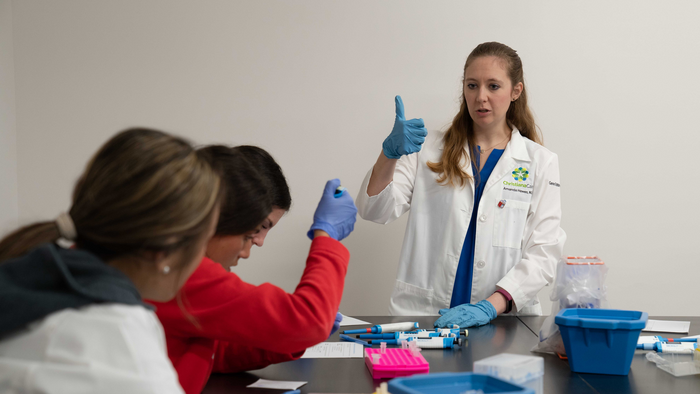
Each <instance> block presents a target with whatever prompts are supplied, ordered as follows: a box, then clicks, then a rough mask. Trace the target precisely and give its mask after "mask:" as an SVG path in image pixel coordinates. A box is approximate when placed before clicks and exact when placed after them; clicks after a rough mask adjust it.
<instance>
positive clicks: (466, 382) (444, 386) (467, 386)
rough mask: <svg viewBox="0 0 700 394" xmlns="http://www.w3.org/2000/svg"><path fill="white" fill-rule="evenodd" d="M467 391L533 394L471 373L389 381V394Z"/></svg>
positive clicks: (515, 386) (415, 376)
mask: <svg viewBox="0 0 700 394" xmlns="http://www.w3.org/2000/svg"><path fill="white" fill-rule="evenodd" d="M467 390H482V391H483V392H484V393H489V394H506V393H507V394H515V393H517V394H535V391H534V390H532V389H528V388H525V387H523V386H519V385H517V384H513V383H510V382H506V381H505V380H501V379H498V378H494V377H493V376H489V375H482V374H479V373H472V372H460V373H453V372H443V373H433V374H429V375H413V376H411V377H407V378H396V379H393V380H390V381H389V392H390V393H391V394H460V393H463V392H465V391H467Z"/></svg>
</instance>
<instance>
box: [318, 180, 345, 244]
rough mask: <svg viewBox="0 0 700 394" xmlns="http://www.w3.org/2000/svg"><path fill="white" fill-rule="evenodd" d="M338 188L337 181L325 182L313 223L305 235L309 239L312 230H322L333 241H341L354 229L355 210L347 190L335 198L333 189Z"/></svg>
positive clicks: (338, 183)
mask: <svg viewBox="0 0 700 394" xmlns="http://www.w3.org/2000/svg"><path fill="white" fill-rule="evenodd" d="M338 186H340V180H339V179H332V180H330V181H328V182H326V187H325V189H323V195H322V196H321V201H320V202H319V203H318V207H316V212H314V223H313V224H312V225H311V229H310V230H309V232H308V233H307V235H308V236H309V238H311V239H314V230H323V231H325V232H327V233H328V235H330V236H331V238H333V239H335V240H338V241H340V240H342V239H343V238H345V237H347V236H348V235H350V233H351V232H352V230H353V229H354V228H355V220H356V216H357V208H356V207H355V203H354V202H352V197H350V193H348V191H347V190H345V191H343V195H342V196H340V197H338V198H335V197H334V196H333V194H335V189H337V188H338Z"/></svg>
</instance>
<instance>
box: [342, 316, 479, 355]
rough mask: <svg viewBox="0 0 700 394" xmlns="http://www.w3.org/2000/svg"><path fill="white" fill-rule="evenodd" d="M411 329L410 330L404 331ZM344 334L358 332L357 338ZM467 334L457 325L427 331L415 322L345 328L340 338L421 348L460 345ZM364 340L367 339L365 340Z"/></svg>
mask: <svg viewBox="0 0 700 394" xmlns="http://www.w3.org/2000/svg"><path fill="white" fill-rule="evenodd" d="M406 330H412V331H406ZM344 334H359V335H356V337H357V338H358V339H355V338H351V337H349V336H347V335H344ZM468 335H469V332H468V331H467V330H463V331H462V330H460V329H459V326H457V325H454V326H453V327H452V328H438V329H435V330H434V331H428V330H423V329H419V328H418V323H417V322H405V323H392V324H381V325H380V324H378V325H375V326H373V327H371V328H362V329H357V330H345V331H343V333H342V334H341V335H340V339H341V340H344V341H351V342H357V343H361V344H363V345H364V346H372V345H374V344H388V345H400V344H401V343H402V342H415V344H416V346H417V347H419V348H423V349H445V348H452V347H454V346H455V345H462V343H463V339H462V338H461V337H462V336H464V337H465V338H466V337H467V336H468ZM365 340H367V341H366V342H365Z"/></svg>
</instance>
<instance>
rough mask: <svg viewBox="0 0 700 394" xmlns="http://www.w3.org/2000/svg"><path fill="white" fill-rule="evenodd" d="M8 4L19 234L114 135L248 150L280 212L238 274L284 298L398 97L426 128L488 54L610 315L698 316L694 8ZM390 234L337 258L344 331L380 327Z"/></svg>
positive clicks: (370, 231)
mask: <svg viewBox="0 0 700 394" xmlns="http://www.w3.org/2000/svg"><path fill="white" fill-rule="evenodd" d="M13 6H14V20H13V22H14V40H13V42H14V51H15V52H14V56H15V76H16V103H17V124H18V128H17V157H18V174H19V183H18V190H19V214H20V216H19V217H20V221H21V222H22V223H24V222H27V221H30V220H36V219H45V218H51V217H54V216H55V215H57V214H58V213H59V212H60V211H61V210H65V209H67V208H68V204H69V201H70V200H69V196H70V192H71V188H72V185H73V182H74V181H75V179H76V178H77V177H78V175H79V173H80V171H81V169H82V168H83V166H84V164H85V163H86V161H87V160H88V158H89V156H90V155H91V154H92V153H93V152H94V151H95V150H96V148H97V147H98V146H99V144H101V143H102V142H104V141H105V140H106V139H107V138H108V137H109V136H110V135H111V134H113V133H114V132H116V131H117V130H119V129H122V128H125V127H127V126H132V125H145V126H150V127H158V128H163V129H165V130H169V131H174V132H177V133H179V134H182V135H185V136H187V137H189V138H191V139H193V140H194V141H196V142H198V143H213V142H223V143H228V144H243V143H246V144H256V145H260V146H262V147H264V148H265V149H267V150H269V151H270V152H271V153H272V155H273V156H274V157H275V158H276V159H277V160H278V161H279V163H280V164H281V165H282V167H283V168H284V170H285V173H286V175H287V178H288V180H289V183H290V185H291V189H292V194H293V198H294V205H293V208H292V210H291V212H290V213H289V214H288V215H287V217H286V218H285V219H283V220H282V221H281V223H280V225H279V228H277V229H275V230H274V231H272V232H271V233H270V235H269V236H268V239H267V241H266V246H265V247H264V248H262V249H256V250H254V254H253V257H251V258H250V259H249V260H248V261H244V262H242V263H241V265H240V266H239V267H238V269H237V272H238V273H239V274H240V275H241V276H242V277H243V278H245V279H247V280H249V281H251V282H253V283H262V282H264V281H270V282H272V283H275V284H278V285H280V286H282V287H283V288H285V289H287V290H289V291H291V290H293V289H294V287H295V285H296V283H297V280H298V278H299V276H300V275H301V271H302V269H303V265H304V257H305V255H306V253H307V250H308V246H309V241H308V240H307V239H306V238H305V235H304V233H305V232H306V230H307V229H308V226H309V225H310V224H311V217H312V214H313V211H314V209H315V206H316V203H317V201H318V198H319V195H320V192H321V189H322V187H323V184H324V182H325V181H326V180H327V179H329V178H333V177H339V178H340V179H341V180H342V182H343V185H344V186H346V187H348V188H349V189H350V190H351V191H352V192H353V194H356V193H357V189H358V187H359V185H360V182H361V180H362V178H363V177H364V175H365V173H366V171H367V170H368V169H369V168H370V167H371V165H372V164H373V163H374V161H375V159H376V157H377V155H378V154H379V152H380V149H381V148H380V147H381V143H382V141H383V139H384V138H385V137H386V135H387V134H388V133H389V131H390V130H391V127H392V125H393V119H394V102H393V98H394V95H396V94H401V95H402V97H403V99H404V103H405V105H406V113H407V116H409V117H422V118H424V119H425V121H426V124H427V126H428V128H429V130H437V129H441V128H444V127H445V126H446V125H447V124H448V123H449V122H450V120H451V118H452V117H453V116H454V114H455V112H456V109H457V98H458V96H459V94H460V90H461V85H460V78H461V71H462V67H463V64H464V60H465V58H466V56H467V54H468V53H469V51H470V50H471V49H472V48H473V47H474V46H475V45H477V44H478V43H481V42H484V41H492V40H495V41H501V42H504V43H507V44H508V45H510V46H512V47H513V48H515V49H517V50H518V52H519V53H520V54H521V57H522V59H523V61H524V65H525V72H526V80H527V83H528V88H529V89H530V94H531V97H532V100H531V101H532V107H533V109H534V112H535V114H536V116H537V120H538V123H539V125H540V126H541V127H542V130H543V133H544V136H545V143H546V145H547V147H549V148H550V149H551V150H553V151H554V152H557V153H558V154H559V156H560V162H561V173H562V193H563V204H564V207H563V208H564V220H563V226H564V228H565V230H566V231H567V233H568V235H569V241H568V243H567V246H566V252H567V253H569V254H598V255H599V256H601V257H602V258H603V259H604V260H605V261H606V262H607V264H608V265H609V267H610V275H609V278H608V285H609V288H610V298H611V306H613V307H618V308H624V309H639V310H645V311H648V312H649V313H650V314H652V315H700V305H698V303H694V302H686V300H691V299H693V295H695V294H697V291H693V289H697V286H698V279H699V278H700V275H698V274H700V269H699V268H698V257H697V256H698V253H697V252H696V250H695V248H694V246H695V243H696V242H697V241H696V238H697V235H698V231H697V230H696V225H695V223H697V222H699V220H698V219H700V213H698V212H699V211H698V210H697V209H695V207H694V203H695V200H696V199H697V195H698V194H699V193H700V187H699V186H698V185H699V184H700V183H698V182H697V181H696V180H695V178H696V176H695V174H696V172H697V168H696V166H697V163H696V162H697V160H696V154H695V151H696V149H697V148H696V147H697V146H698V143H699V142H700V136H699V134H698V126H697V121H696V119H695V112H696V111H697V107H698V104H700V99H698V92H699V91H700V79H698V78H697V75H698V74H697V64H698V61H699V60H700V45H698V42H697V39H698V37H700V25H699V24H698V23H697V21H696V16H697V15H698V14H699V13H700V5H699V4H698V3H696V2H685V3H669V2H658V1H650V0H645V1H618V2H610V1H597V0H596V1H588V2H576V3H571V2H557V1H553V2H549V1H523V2H507V3H506V2H476V1H462V0H460V1H441V2H427V1H425V2H423V1H382V2H376V1H352V2H330V1H322V0H318V1H310V0H301V1H294V2H290V1H258V0H249V1H224V0H222V1H214V0H207V1H197V2H194V1H191V2H172V1H165V0H152V1H148V2H142V1H135V0H132V1H119V2H115V1H94V0H83V1H78V0H65V1H61V2H50V1H32V0H30V1H21V2H20V1H18V2H14V3H13ZM405 223H406V222H405V218H402V219H400V220H398V221H397V222H395V223H392V224H390V225H388V226H380V225H376V224H373V223H368V222H364V221H362V220H361V219H360V220H359V221H358V223H357V225H356V227H355V233H353V235H352V236H350V238H349V239H348V240H347V241H345V245H346V246H347V247H348V248H349V249H350V251H351V253H352V260H351V266H350V269H349V273H348V277H347V281H346V289H345V296H344V299H343V304H342V307H341V310H342V311H343V312H344V313H346V314H356V315H372V314H375V315H380V314H385V313H386V308H387V305H388V297H389V294H390V292H391V288H392V286H393V281H394V278H395V272H396V266H397V260H398V255H399V249H400V246H401V242H402V237H403V232H404V227H405ZM543 294H544V295H545V297H546V295H547V294H548V291H547V290H544V291H543ZM545 310H548V309H545Z"/></svg>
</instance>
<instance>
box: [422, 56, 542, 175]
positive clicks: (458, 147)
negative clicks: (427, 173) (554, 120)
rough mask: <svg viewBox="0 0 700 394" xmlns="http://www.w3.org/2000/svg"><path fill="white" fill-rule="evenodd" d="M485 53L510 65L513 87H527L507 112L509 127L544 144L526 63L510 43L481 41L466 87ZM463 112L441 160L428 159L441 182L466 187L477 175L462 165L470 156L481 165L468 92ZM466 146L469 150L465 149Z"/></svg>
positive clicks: (454, 122)
mask: <svg viewBox="0 0 700 394" xmlns="http://www.w3.org/2000/svg"><path fill="white" fill-rule="evenodd" d="M483 56H496V57H498V58H499V59H502V60H503V62H504V64H505V65H506V68H507V69H506V72H507V73H508V77H509V78H510V82H511V84H512V86H515V85H517V84H518V83H519V82H520V83H522V84H523V90H522V93H521V94H520V96H519V97H518V99H517V100H515V101H514V102H512V103H511V104H510V107H509V108H508V112H507V113H506V122H507V123H508V126H509V127H513V126H515V127H517V128H518V130H520V134H521V135H522V136H523V137H526V138H529V139H530V140H532V141H534V142H536V143H538V144H540V145H541V144H542V136H541V134H540V131H539V128H538V127H537V126H536V125H535V118H534V116H532V112H531V111H530V108H529V107H528V105H527V90H526V89H525V80H524V79H523V63H522V61H521V60H520V56H518V54H517V52H516V51H515V50H513V49H512V48H510V47H509V46H507V45H504V44H501V43H499V42H485V43H483V44H479V45H478V46H477V47H476V48H474V50H473V51H472V52H471V53H470V54H469V56H468V57H467V61H466V62H465V64H464V72H463V73H462V86H464V73H466V71H467V67H469V65H470V64H472V62H474V60H476V59H477V58H480V57H483ZM460 101H461V104H460V108H459V113H458V114H457V115H456V116H455V117H454V120H452V125H450V128H449V129H447V131H446V132H445V136H444V137H443V143H444V146H443V150H442V156H441V157H440V161H439V162H437V163H433V162H428V163H427V164H428V168H430V169H431V170H432V171H433V172H435V173H438V174H440V176H439V177H438V179H437V181H438V182H439V183H441V184H446V185H449V186H455V185H457V184H458V183H459V186H460V187H463V186H464V185H465V184H466V183H467V182H468V181H470V180H471V179H472V178H473V177H472V176H471V175H470V174H468V173H467V172H466V171H464V170H463V169H462V167H461V165H460V163H461V162H462V160H463V159H467V158H468V157H469V158H470V160H471V162H472V165H477V164H476V162H475V161H474V160H475V158H474V155H470V154H468V152H474V149H476V142H475V141H474V122H473V120H472V117H471V116H470V115H469V110H468V109H467V103H466V101H465V99H464V93H462V95H461V100H460ZM465 146H466V147H467V149H468V150H467V149H465Z"/></svg>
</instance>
